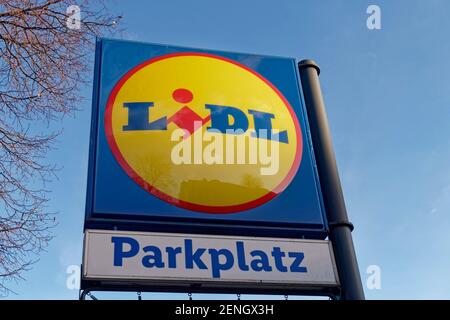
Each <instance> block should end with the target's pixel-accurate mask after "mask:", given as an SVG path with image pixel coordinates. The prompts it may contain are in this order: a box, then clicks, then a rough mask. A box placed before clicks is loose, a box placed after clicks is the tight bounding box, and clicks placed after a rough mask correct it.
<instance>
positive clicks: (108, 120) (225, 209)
mask: <svg viewBox="0 0 450 320" xmlns="http://www.w3.org/2000/svg"><path fill="white" fill-rule="evenodd" d="M180 56H200V57H208V58H212V59H218V60H222V61H225V62H229V63H232V64H234V65H236V66H238V67H240V68H242V69H245V70H247V71H249V72H251V73H252V74H254V75H255V76H257V77H258V78H259V79H261V80H262V81H264V82H265V83H266V84H267V85H268V86H269V87H271V88H272V90H273V91H275V93H276V94H277V95H278V96H279V97H280V99H281V100H282V101H283V103H284V104H285V106H286V107H287V108H288V110H289V113H290V114H291V117H292V119H293V121H294V125H295V129H296V133H297V152H296V155H295V159H294V162H293V164H292V167H291V169H290V170H289V172H288V174H287V175H286V176H285V177H284V179H283V180H282V181H281V182H280V184H279V185H278V186H277V187H275V188H274V189H273V190H272V191H269V192H268V193H267V194H265V195H264V196H262V197H260V198H258V199H255V200H252V201H250V202H246V203H243V204H238V205H231V206H207V205H200V204H195V203H191V202H187V201H183V200H180V199H177V198H174V197H172V196H169V195H168V194H165V193H164V192H162V191H160V190H158V189H156V188H155V187H153V186H152V185H150V184H149V183H148V182H147V181H145V180H144V179H143V178H142V177H141V176H139V175H138V174H137V172H136V171H134V169H133V168H132V167H131V166H130V165H129V164H128V163H127V161H126V160H125V158H124V157H123V156H122V153H121V152H120V150H119V147H118V145H117V143H116V140H115V138H114V135H113V130H112V109H113V105H114V101H115V100H116V96H117V94H118V92H119V90H120V89H121V88H122V86H123V85H124V84H125V82H126V81H127V80H128V79H129V78H130V77H131V76H132V75H133V74H135V73H136V72H137V71H139V70H140V69H142V68H143V67H145V66H147V65H149V64H152V63H155V62H157V61H160V60H165V59H168V58H173V57H180ZM104 126H105V134H106V140H107V141H108V144H109V147H110V148H111V151H112V153H113V155H114V157H115V158H116V160H117V162H119V164H120V166H121V167H122V169H124V170H125V172H126V173H127V174H128V176H129V177H130V178H131V179H133V180H134V181H135V182H136V183H137V184H138V185H140V186H141V187H142V188H143V189H144V190H146V191H147V192H149V193H151V194H152V195H154V196H156V197H157V198H159V199H161V200H163V201H166V202H168V203H169V204H172V205H175V206H177V207H180V208H183V209H189V210H192V211H197V212H204V213H221V214H224V213H236V212H239V211H244V210H249V209H253V208H256V207H258V206H260V205H262V204H264V203H266V202H268V201H269V200H271V199H273V198H274V197H275V196H276V195H278V194H279V193H281V192H282V191H283V190H284V189H285V188H286V187H287V186H288V185H289V183H290V182H291V181H292V179H293V178H294V175H295V174H296V172H297V170H298V168H299V166H300V160H301V157H302V152H303V139H302V133H301V129H300V125H299V123H298V119H297V116H296V114H295V112H294V110H293V109H292V106H291V105H290V103H289V102H288V101H287V99H286V98H285V97H284V96H283V94H282V93H281V92H280V91H279V90H278V89H277V88H276V87H275V86H274V85H273V84H272V83H271V82H270V81H269V80H267V79H266V78H264V77H263V76H262V75H260V74H259V73H257V72H256V71H254V70H252V69H250V68H249V67H247V66H245V65H243V64H241V63H239V62H237V61H233V60H231V59H228V58H225V57H221V56H217V55H213V54H209V53H199V52H178V53H170V54H166V55H162V56H158V57H155V58H152V59H149V60H147V61H144V62H143V63H141V64H139V65H137V66H135V67H134V68H133V69H131V70H129V71H128V72H127V73H126V74H125V75H124V76H123V77H122V78H120V80H119V81H118V82H117V83H116V85H115V86H114V88H113V90H112V91H111V94H110V95H109V98H108V101H107V104H106V110H105V116H104Z"/></svg>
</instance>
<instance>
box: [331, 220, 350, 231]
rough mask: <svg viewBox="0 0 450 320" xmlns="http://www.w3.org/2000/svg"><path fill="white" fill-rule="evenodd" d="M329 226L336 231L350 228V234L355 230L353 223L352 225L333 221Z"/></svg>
mask: <svg viewBox="0 0 450 320" xmlns="http://www.w3.org/2000/svg"><path fill="white" fill-rule="evenodd" d="M328 226H329V227H330V229H334V228H337V227H348V228H349V229H350V232H351V231H353V229H355V227H354V226H353V223H351V222H350V221H331V222H328Z"/></svg>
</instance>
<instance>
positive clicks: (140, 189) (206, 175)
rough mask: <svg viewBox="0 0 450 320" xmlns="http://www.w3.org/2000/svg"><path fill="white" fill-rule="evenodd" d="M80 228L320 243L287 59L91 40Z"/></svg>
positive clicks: (313, 174) (314, 191)
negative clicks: (90, 86) (86, 159)
mask: <svg viewBox="0 0 450 320" xmlns="http://www.w3.org/2000/svg"><path fill="white" fill-rule="evenodd" d="M88 170H89V172H88V188H87V204H86V219H85V228H86V229H118V230H129V231H131V230H135V231H158V232H191V233H215V234H238V235H259V236H276V237H278V236H283V237H302V236H304V237H308V238H324V237H325V236H326V228H327V225H326V220H325V213H324V209H323V205H322V199H321V193H320V186H319V182H318V176H317V171H316V168H315V164H314V158H313V154H312V149H311V142H310V135H309V130H308V123H307V118H306V110H305V107H304V102H303V97H302V92H301V86H300V79H299V75H298V70H297V65H296V61H295V59H292V58H283V57H273V56H262V55H252V54H243V53H231V52H223V51H214V50H202V49H192V48H183V47H176V46H167V45H156V44H147V43H137V42H130V41H119V40H110V39H100V40H98V41H97V47H96V64H95V76H94V94H93V107H92V126H91V140H90V156H89V169H88Z"/></svg>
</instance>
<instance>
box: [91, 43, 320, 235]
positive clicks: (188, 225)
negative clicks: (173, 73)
mask: <svg viewBox="0 0 450 320" xmlns="http://www.w3.org/2000/svg"><path fill="white" fill-rule="evenodd" d="M104 41H110V40H108V39H98V40H97V45H96V50H95V69H94V70H95V72H94V85H93V87H94V88H93V97H92V106H93V107H92V115H91V117H92V119H91V133H90V146H89V164H88V182H87V194H86V210H85V223H84V229H116V230H131V231H153V232H181V233H199V234H202V233H203V234H208V233H209V234H225V235H254V236H263V237H280V236H283V237H291V238H301V237H304V238H309V239H324V238H325V237H326V236H327V233H328V223H327V219H326V214H325V210H324V205H323V199H322V194H321V188H320V182H319V176H318V172H317V168H316V165H315V159H314V154H313V151H312V142H311V137H310V134H309V123H308V118H307V113H306V110H305V104H304V101H303V95H302V89H301V85H300V75H299V72H298V69H297V68H294V71H295V81H296V88H297V90H298V94H299V96H300V106H301V110H300V112H301V114H300V115H299V117H302V120H301V121H303V122H304V125H305V130H306V134H304V135H303V148H304V149H309V157H310V161H311V162H312V169H313V175H314V180H315V187H316V192H317V197H318V202H319V206H320V211H321V219H322V225H317V226H314V225H310V224H309V225H303V224H294V223H290V222H289V223H288V222H285V223H284V222H280V223H272V222H271V223H267V222H245V221H244V222H242V223H241V222H240V223H236V221H233V220H228V219H227V220H225V219H223V220H221V219H211V220H209V219H205V218H202V219H195V218H173V217H158V219H156V220H155V219H145V218H142V216H140V215H135V216H133V215H127V216H126V217H121V216H118V215H116V214H111V215H107V214H104V213H102V214H101V215H97V214H96V213H95V210H94V192H95V183H96V182H95V167H96V165H97V143H98V141H97V140H98V139H97V134H98V127H99V124H98V121H99V107H100V106H99V99H100V74H101V69H100V68H101V64H102V61H101V59H102V50H103V42H104ZM175 48H180V47H175ZM182 49H186V50H197V51H199V52H200V50H204V49H191V48H182ZM204 51H206V50H204ZM208 51H211V50H208ZM213 52H223V51H213ZM225 53H226V52H225ZM267 57H269V56H267ZM292 60H293V62H294V64H295V59H292ZM303 156H306V155H303Z"/></svg>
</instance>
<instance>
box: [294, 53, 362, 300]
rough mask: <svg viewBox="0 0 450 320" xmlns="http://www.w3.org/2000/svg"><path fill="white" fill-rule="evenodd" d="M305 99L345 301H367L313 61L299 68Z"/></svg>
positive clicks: (307, 61) (317, 72)
mask: <svg viewBox="0 0 450 320" xmlns="http://www.w3.org/2000/svg"><path fill="white" fill-rule="evenodd" d="M298 67H299V70H300V78H301V83H302V88H303V94H304V96H305V103H306V110H307V114H308V120H309V126H310V130H311V138H312V143H313V148H314V155H315V158H316V163H317V169H318V172H319V179H320V184H321V188H322V196H323V200H324V205H325V210H326V215H327V219H328V225H329V229H330V230H329V239H330V240H331V242H332V245H333V250H334V255H335V259H336V266H337V269H338V274H339V279H340V282H341V290H342V292H341V297H340V298H341V299H343V300H364V290H363V287H362V283H361V276H360V274H359V269H358V262H357V260H356V254H355V249H354V247H353V240H352V234H351V232H352V230H353V225H352V224H351V223H350V222H349V220H348V216H347V210H346V208H345V202H344V195H343V193H342V187H341V182H340V180H339V173H338V169H337V164H336V158H335V155H334V151H333V145H332V141H331V136H330V131H329V128H328V120H327V115H326V112H325V105H324V102H323V98H322V92H321V90H320V82H319V73H320V69H319V66H318V65H317V64H316V63H315V62H314V61H312V60H302V61H300V63H299V64H298Z"/></svg>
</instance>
